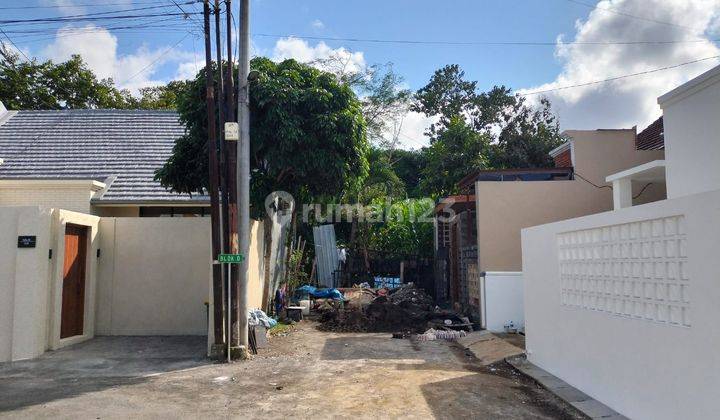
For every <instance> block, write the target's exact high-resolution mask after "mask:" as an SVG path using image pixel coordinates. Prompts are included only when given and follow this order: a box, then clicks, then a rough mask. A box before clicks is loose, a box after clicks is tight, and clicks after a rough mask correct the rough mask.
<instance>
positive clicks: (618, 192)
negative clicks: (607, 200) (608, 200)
mask: <svg viewBox="0 0 720 420" xmlns="http://www.w3.org/2000/svg"><path fill="white" fill-rule="evenodd" d="M613 206H614V208H615V210H620V209H624V208H626V207H632V180H630V179H629V178H620V179H616V180H614V181H613Z"/></svg>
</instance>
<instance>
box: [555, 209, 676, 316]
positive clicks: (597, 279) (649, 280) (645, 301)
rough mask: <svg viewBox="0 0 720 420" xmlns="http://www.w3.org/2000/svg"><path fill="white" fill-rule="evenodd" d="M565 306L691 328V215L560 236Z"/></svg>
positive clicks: (561, 276)
mask: <svg viewBox="0 0 720 420" xmlns="http://www.w3.org/2000/svg"><path fill="white" fill-rule="evenodd" d="M557 241H558V258H559V264H560V278H561V289H562V290H561V294H562V295H561V302H562V304H563V305H565V306H572V307H578V308H584V309H588V310H593V311H601V312H605V313H608V314H612V315H618V316H625V317H632V318H637V319H645V320H648V321H654V322H660V323H665V324H670V325H679V326H687V327H689V326H690V314H689V309H690V299H689V288H690V278H689V276H688V269H687V267H688V266H687V264H688V262H687V259H688V257H687V238H686V229H685V217H684V216H673V217H665V218H661V219H654V220H645V221H642V222H634V223H626V224H621V225H613V226H605V227H600V228H595V229H587V230H580V231H575V232H565V233H560V234H558V236H557Z"/></svg>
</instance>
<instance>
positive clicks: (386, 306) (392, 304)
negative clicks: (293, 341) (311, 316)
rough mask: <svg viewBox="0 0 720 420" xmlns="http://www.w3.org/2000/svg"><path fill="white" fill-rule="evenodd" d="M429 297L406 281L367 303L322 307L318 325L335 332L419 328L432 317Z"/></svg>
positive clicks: (433, 316) (416, 329)
mask: <svg viewBox="0 0 720 420" xmlns="http://www.w3.org/2000/svg"><path fill="white" fill-rule="evenodd" d="M434 307H435V305H434V302H433V299H432V298H431V297H430V296H429V295H428V294H427V293H425V291H424V290H422V289H418V288H417V287H415V286H414V285H411V284H407V285H403V286H401V287H399V288H397V289H393V290H390V291H389V292H388V293H387V295H380V296H378V297H376V298H375V299H373V300H372V302H370V304H368V305H362V306H356V305H347V304H346V305H345V307H344V308H335V307H333V308H326V309H324V310H321V313H320V322H321V324H320V327H319V328H320V329H321V330H324V331H338V332H396V331H406V332H423V331H425V329H427V323H428V321H430V320H431V319H433V318H435V317H436V314H435V311H434Z"/></svg>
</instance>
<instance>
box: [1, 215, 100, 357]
mask: <svg viewBox="0 0 720 420" xmlns="http://www.w3.org/2000/svg"><path fill="white" fill-rule="evenodd" d="M99 221H100V218H98V217H96V216H90V215H87V214H82V213H75V212H72V211H67V210H58V209H50V208H47V207H37V206H34V207H0V362H4V361H11V360H22V359H30V358H33V357H37V356H39V355H41V354H43V353H44V352H45V351H46V350H48V349H58V348H61V347H64V346H68V345H71V344H75V343H78V342H80V341H84V340H88V339H90V338H92V337H93V336H94V333H95V331H94V330H95V328H94V327H95V291H96V283H97V281H96V278H97V266H98V262H97V258H96V257H95V255H96V252H97V248H98V242H99V241H98V223H99ZM67 223H72V224H75V225H80V226H85V227H87V230H88V239H87V240H88V244H87V261H86V269H85V275H86V277H85V305H84V309H85V313H84V322H83V333H82V335H78V336H75V337H69V338H63V339H61V338H60V317H61V305H62V282H63V263H64V255H65V225H66V224H67ZM21 235H22V236H25V235H31V236H35V237H36V245H35V247H34V248H18V246H17V238H18V236H21ZM50 250H52V258H50V257H49V254H50Z"/></svg>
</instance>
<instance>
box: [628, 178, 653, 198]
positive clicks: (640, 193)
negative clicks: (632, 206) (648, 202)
mask: <svg viewBox="0 0 720 420" xmlns="http://www.w3.org/2000/svg"><path fill="white" fill-rule="evenodd" d="M652 184H653V183H652V182H649V183H647V184H645V186H644V187H642V189H641V190H640V192H639V193H637V194H636V195H635V196H633V200H635V199H637V198H639V197H640V196H641V195H642V193H644V192H645V190H646V189H647V187H649V186H651V185H652Z"/></svg>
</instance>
